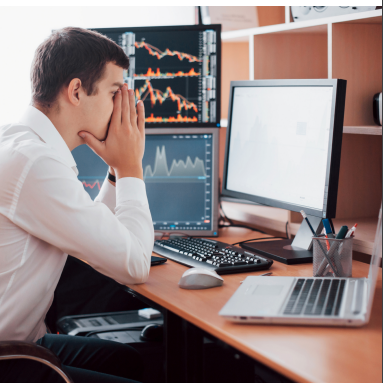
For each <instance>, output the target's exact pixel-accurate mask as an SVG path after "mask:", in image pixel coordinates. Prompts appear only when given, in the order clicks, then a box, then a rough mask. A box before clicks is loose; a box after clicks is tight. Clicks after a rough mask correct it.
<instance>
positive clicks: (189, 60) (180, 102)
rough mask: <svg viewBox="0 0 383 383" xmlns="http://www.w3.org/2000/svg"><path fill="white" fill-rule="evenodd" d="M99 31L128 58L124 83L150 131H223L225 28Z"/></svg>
mask: <svg viewBox="0 0 383 383" xmlns="http://www.w3.org/2000/svg"><path fill="white" fill-rule="evenodd" d="M177 28H178V29H177ZM97 31H99V32H101V33H103V34H105V35H106V36H108V37H109V38H111V39H113V40H114V41H115V42H116V43H118V44H119V45H120V46H121V47H122V48H123V49H124V51H125V53H126V55H127V56H129V60H130V67H129V69H128V70H127V71H125V73H124V81H125V82H126V83H127V84H128V85H129V88H131V89H134V91H135V96H136V100H142V101H143V102H144V105H145V114H146V116H145V121H146V124H147V127H156V126H158V127H164V126H183V127H187V126H191V127H197V126H204V127H213V126H215V127H216V126H220V124H219V121H220V115H219V113H220V97H219V92H220V87H219V85H220V84H219V83H220V73H219V72H220V37H219V35H220V28H217V27H214V26H209V28H207V27H204V28H203V29H202V28H201V27H191V26H187V27H172V28H171V29H169V28H164V27H155V28H131V29H120V28H119V29H99V30H97Z"/></svg>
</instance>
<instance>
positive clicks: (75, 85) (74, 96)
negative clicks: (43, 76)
mask: <svg viewBox="0 0 383 383" xmlns="http://www.w3.org/2000/svg"><path fill="white" fill-rule="evenodd" d="M81 91H82V87H81V80H80V79H79V78H74V79H73V80H72V81H71V82H70V83H69V85H68V90H67V92H68V93H67V94H68V101H69V102H70V103H71V104H73V105H74V106H78V105H79V104H80V93H81Z"/></svg>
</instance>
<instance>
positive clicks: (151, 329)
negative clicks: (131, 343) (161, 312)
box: [140, 323, 164, 342]
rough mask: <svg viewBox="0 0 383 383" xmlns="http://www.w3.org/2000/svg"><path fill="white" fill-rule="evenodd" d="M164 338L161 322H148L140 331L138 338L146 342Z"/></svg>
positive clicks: (159, 340) (158, 340)
mask: <svg viewBox="0 0 383 383" xmlns="http://www.w3.org/2000/svg"><path fill="white" fill-rule="evenodd" d="M163 338H164V328H163V325H162V324H155V323H151V324H148V325H147V326H146V327H144V329H143V330H142V332H141V335H140V339H141V340H144V341H147V342H161V341H162V339H163Z"/></svg>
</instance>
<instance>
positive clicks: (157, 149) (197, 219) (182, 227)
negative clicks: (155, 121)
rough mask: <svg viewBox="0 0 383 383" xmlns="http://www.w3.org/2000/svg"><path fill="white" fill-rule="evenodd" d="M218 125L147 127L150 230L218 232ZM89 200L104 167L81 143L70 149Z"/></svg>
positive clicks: (99, 187) (103, 177)
mask: <svg viewBox="0 0 383 383" xmlns="http://www.w3.org/2000/svg"><path fill="white" fill-rule="evenodd" d="M218 134H219V129H218V128H193V129H191V128H187V129H185V128H183V129H146V145H145V155H144V158H143V170H144V182H145V184H146V192H147V196H148V201H149V207H150V212H151V214H152V219H153V225H154V230H156V231H159V232H182V233H185V234H187V235H190V236H193V235H197V236H216V235H217V234H218ZM72 154H73V157H74V159H75V161H76V164H77V167H78V170H79V176H78V178H79V180H80V181H81V182H82V184H83V186H84V189H85V190H86V191H87V192H88V193H89V195H90V196H91V198H92V199H94V198H95V197H96V196H97V194H98V192H99V190H100V189H101V186H102V183H103V182H105V176H106V173H107V170H108V166H107V165H106V164H105V162H104V161H103V160H102V159H101V158H100V157H98V156H97V155H96V154H95V153H94V152H93V151H92V150H91V149H89V147H87V146H86V145H82V146H79V147H78V148H76V149H75V150H74V151H73V152H72Z"/></svg>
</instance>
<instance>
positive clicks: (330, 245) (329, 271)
mask: <svg viewBox="0 0 383 383" xmlns="http://www.w3.org/2000/svg"><path fill="white" fill-rule="evenodd" d="M352 243H353V237H352V236H351V237H348V238H343V239H336V238H326V236H325V235H320V236H317V237H313V247H314V249H313V275H314V277H341V278H342V277H343V278H344V277H346V278H347V277H351V275H352Z"/></svg>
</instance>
